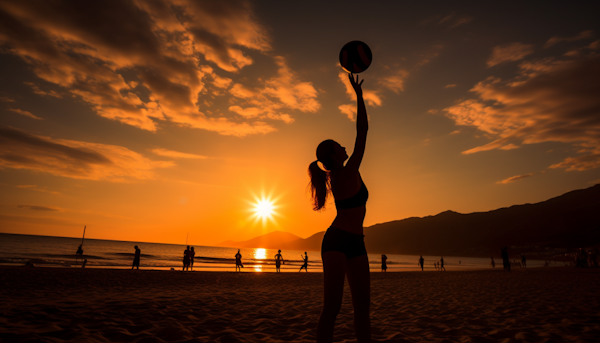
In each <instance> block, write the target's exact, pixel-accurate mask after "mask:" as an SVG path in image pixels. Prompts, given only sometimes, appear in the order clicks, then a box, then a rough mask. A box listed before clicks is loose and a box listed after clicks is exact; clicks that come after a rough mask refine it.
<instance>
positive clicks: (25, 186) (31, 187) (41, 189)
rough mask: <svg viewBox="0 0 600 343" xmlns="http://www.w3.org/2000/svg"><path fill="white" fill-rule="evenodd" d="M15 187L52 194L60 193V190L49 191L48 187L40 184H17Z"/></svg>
mask: <svg viewBox="0 0 600 343" xmlns="http://www.w3.org/2000/svg"><path fill="white" fill-rule="evenodd" d="M15 187H17V188H22V189H29V190H32V191H36V192H43V193H50V194H55V195H58V194H60V193H59V192H56V191H49V190H47V189H46V187H39V186H38V185H17V186H15Z"/></svg>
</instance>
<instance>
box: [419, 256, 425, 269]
mask: <svg viewBox="0 0 600 343" xmlns="http://www.w3.org/2000/svg"><path fill="white" fill-rule="evenodd" d="M419 265H420V266H421V271H423V267H424V266H425V259H424V258H423V255H421V257H419Z"/></svg>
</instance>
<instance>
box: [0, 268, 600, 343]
mask: <svg viewBox="0 0 600 343" xmlns="http://www.w3.org/2000/svg"><path fill="white" fill-rule="evenodd" d="M371 280H372V326H373V341H375V342H478V343H479V342H507V343H508V342H598V341H600V296H599V291H600V270H599V269H595V270H594V269H587V270H583V269H574V268H563V267H551V268H535V269H528V270H523V269H518V270H515V271H514V272H512V273H505V272H502V271H501V270H498V269H496V270H491V269H490V270H481V271H448V272H437V271H436V272H434V271H431V272H399V273H388V274H382V273H372V275H371ZM0 290H1V291H0V341H2V342H144V343H147V342H311V341H314V337H315V327H316V323H317V320H318V318H319V313H320V310H321V303H322V295H321V292H322V274H320V273H308V274H306V273H282V274H275V273H239V274H236V273H234V272H192V273H183V272H178V271H177V272H175V271H147V270H140V271H132V270H110V269H79V268H77V269H69V268H27V267H0ZM336 341H337V342H354V341H355V339H354V333H353V325H352V305H351V301H350V295H349V289H348V287H347V285H346V294H345V296H344V303H343V305H342V310H341V313H340V315H339V316H338V321H337V323H336Z"/></svg>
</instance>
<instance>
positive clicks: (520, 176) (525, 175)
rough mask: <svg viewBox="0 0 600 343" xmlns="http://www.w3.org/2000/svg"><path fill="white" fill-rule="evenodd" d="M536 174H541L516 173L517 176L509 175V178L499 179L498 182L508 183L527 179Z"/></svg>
mask: <svg viewBox="0 0 600 343" xmlns="http://www.w3.org/2000/svg"><path fill="white" fill-rule="evenodd" d="M536 174H539V173H529V174H523V175H515V176H511V177H509V178H507V179H504V180H502V181H498V182H496V183H497V184H501V185H505V184H507V183H511V182H515V181H519V180H523V179H526V178H528V177H532V176H534V175H536Z"/></svg>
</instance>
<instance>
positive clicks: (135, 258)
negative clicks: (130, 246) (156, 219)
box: [131, 245, 142, 269]
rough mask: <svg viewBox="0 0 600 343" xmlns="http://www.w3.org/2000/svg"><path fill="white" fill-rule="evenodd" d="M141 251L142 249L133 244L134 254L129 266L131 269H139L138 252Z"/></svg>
mask: <svg viewBox="0 0 600 343" xmlns="http://www.w3.org/2000/svg"><path fill="white" fill-rule="evenodd" d="M141 253H142V251H141V250H140V248H138V246H137V245H136V246H135V255H134V257H133V265H132V266H131V269H133V268H137V269H140V254H141Z"/></svg>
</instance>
